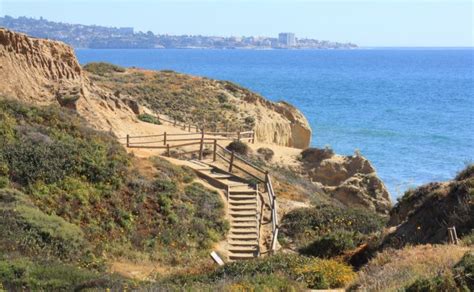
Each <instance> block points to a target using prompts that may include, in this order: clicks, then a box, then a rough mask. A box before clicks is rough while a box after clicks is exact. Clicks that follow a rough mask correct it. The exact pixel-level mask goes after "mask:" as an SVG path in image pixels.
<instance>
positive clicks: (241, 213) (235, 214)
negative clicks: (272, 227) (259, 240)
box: [229, 210, 257, 217]
mask: <svg viewBox="0 0 474 292" xmlns="http://www.w3.org/2000/svg"><path fill="white" fill-rule="evenodd" d="M229 215H230V216H232V217H246V216H249V217H250V216H257V210H253V211H231V212H230V213H229Z"/></svg>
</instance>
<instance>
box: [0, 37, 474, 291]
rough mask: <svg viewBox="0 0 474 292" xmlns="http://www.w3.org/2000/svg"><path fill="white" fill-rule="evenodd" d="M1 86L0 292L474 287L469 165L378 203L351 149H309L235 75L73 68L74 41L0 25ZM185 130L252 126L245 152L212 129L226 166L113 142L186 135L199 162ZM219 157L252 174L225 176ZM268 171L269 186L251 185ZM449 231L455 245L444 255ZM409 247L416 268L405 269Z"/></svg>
mask: <svg viewBox="0 0 474 292" xmlns="http://www.w3.org/2000/svg"><path fill="white" fill-rule="evenodd" d="M0 77H1V79H0V80H1V81H0V136H1V138H2V139H0V290H1V289H6V290H8V291H17V290H20V289H23V290H48V291H49V290H76V291H81V290H87V289H105V288H110V289H112V290H125V289H129V288H131V289H135V288H137V289H148V290H166V291H168V290H170V291H180V290H183V289H187V290H228V291H242V290H264V291H267V290H268V291H272V290H292V291H303V290H305V289H308V288H311V289H327V288H351V289H352V288H354V289H358V288H362V289H364V288H367V289H368V290H369V291H377V290H378V289H379V288H381V287H382V288H387V287H388V288H390V289H405V288H407V289H408V288H410V289H415V290H413V291H419V290H416V289H418V288H420V287H436V288H439V289H441V288H440V287H444V288H445V290H446V289H447V290H450V291H451V290H452V291H457V290H459V291H465V290H462V289H465V287H472V286H469V285H472V282H470V281H471V280H470V279H471V278H470V275H471V272H470V271H472V269H473V267H472V255H471V253H470V252H472V242H473V240H472V228H473V222H472V218H474V216H473V209H472V187H473V182H472V173H473V172H472V166H470V167H468V168H467V169H466V170H464V171H463V172H461V173H460V174H459V175H458V176H457V177H456V178H455V179H454V180H453V181H450V182H444V183H432V184H430V185H427V186H422V187H420V188H418V189H416V190H411V191H409V192H407V193H406V194H405V196H404V197H403V198H401V199H400V201H399V202H398V203H397V204H396V205H395V207H394V208H391V202H390V199H389V195H388V192H387V190H386V188H385V186H384V185H383V182H382V181H381V180H380V179H379V178H378V177H377V175H376V171H375V169H374V167H373V166H372V165H371V164H370V162H369V161H368V160H367V159H365V158H364V157H363V156H362V155H361V154H360V153H355V154H354V155H351V156H341V155H337V154H335V153H334V152H333V151H332V150H331V149H328V148H326V149H316V148H307V146H308V145H309V143H310V141H309V137H311V130H310V129H309V126H308V123H307V121H306V119H305V118H304V116H303V115H302V114H301V113H300V112H299V111H298V110H297V109H295V108H293V107H292V106H290V105H288V104H286V103H274V102H270V101H267V100H266V99H264V98H263V97H262V96H260V95H257V94H255V93H252V92H251V91H249V90H247V89H244V88H242V87H240V86H238V85H235V84H232V83H230V82H225V81H217V80H210V79H207V78H202V77H195V76H189V75H185V74H180V73H176V72H170V71H148V70H141V69H136V68H122V67H119V66H115V65H111V64H104V63H92V64H88V65H86V66H85V67H84V68H81V67H80V66H79V65H78V63H77V60H76V58H75V56H74V52H73V50H72V49H71V48H70V47H68V46H66V45H64V44H62V43H58V42H54V41H47V40H41V39H34V38H30V37H27V36H25V35H23V34H18V33H14V32H11V31H8V30H5V29H0ZM163 118H166V119H169V120H171V121H172V122H171V123H169V122H167V123H162V121H163V122H164V120H163ZM174 120H176V121H177V122H178V124H177V125H173V121H174ZM183 123H184V124H185V125H188V126H189V125H193V126H194V125H197V126H198V128H199V127H200V126H201V127H204V128H205V131H206V132H209V131H214V130H219V131H223V130H225V129H227V131H231V134H235V133H236V131H239V130H240V129H241V128H242V129H244V130H253V131H255V134H256V137H255V138H256V141H255V142H254V143H252V142H249V143H246V142H247V141H245V142H243V141H242V140H246V139H242V140H239V139H234V138H231V139H230V140H232V142H231V141H230V140H226V139H222V140H217V138H222V137H223V136H222V135H221V136H215V135H213V134H212V133H210V134H209V133H208V134H207V135H208V136H207V137H211V138H209V139H211V140H214V142H213V145H214V147H215V148H216V149H217V148H218V147H221V148H222V149H227V150H223V151H224V152H220V153H221V154H225V153H227V154H229V153H233V154H231V155H232V156H231V157H233V158H229V159H230V160H229V159H228V160H226V159H224V160H221V162H222V161H223V162H222V163H223V165H219V164H218V163H217V162H216V161H214V162H215V163H214V164H212V163H211V159H209V158H207V160H206V159H205V158H204V159H201V158H198V157H199V156H198V155H196V154H195V152H196V151H195V149H193V150H194V153H189V156H186V155H184V156H180V155H179V154H180V153H181V152H183V153H185V152H186V151H185V150H186V147H188V146H189V147H192V146H190V145H188V146H182V145H179V146H180V147H178V148H173V153H171V151H169V146H163V141H162V140H160V141H158V142H153V141H152V142H149V141H148V142H145V143H148V144H143V145H154V144H153V143H159V144H160V145H161V146H162V148H131V147H125V145H127V144H126V143H125V139H124V138H123V137H124V136H125V135H126V134H133V136H140V135H145V136H148V135H159V136H160V137H161V135H164V134H163V133H167V134H169V135H176V136H178V137H182V136H183V135H184V136H185V137H193V136H199V137H201V138H198V139H202V140H201V142H200V145H201V146H202V149H200V150H199V152H200V153H201V155H203V156H207V157H209V156H210V154H212V153H213V152H212V147H211V146H210V144H208V145H204V140H203V136H201V133H199V132H192V131H191V130H190V129H189V128H188V129H185V128H184V127H183V126H182V125H183ZM239 133H240V132H239ZM239 135H240V134H239ZM152 138H156V136H152ZM193 139H194V140H195V139H196V138H193ZM167 141H168V142H167V143H170V141H172V139H169V140H167ZM177 141H178V143H179V142H180V141H182V140H180V139H177ZM218 141H219V142H218ZM132 142H133V141H132ZM132 144H133V143H132ZM165 144H166V143H165ZM198 144H199V143H198ZM135 145H136V144H135ZM168 145H169V144H168ZM127 146H132V145H130V144H128V145H127ZM205 146H206V147H205ZM289 146H292V147H289ZM163 147H165V148H168V153H167V152H166V151H165V148H163ZM302 148H307V149H304V150H302ZM229 149H231V150H232V151H233V152H232V151H230V150H229ZM180 151H181V152H180ZM225 151H227V152H225ZM214 153H217V152H214ZM235 153H237V154H235ZM168 154H169V155H168ZM171 154H173V155H171ZM204 154H205V155H204ZM179 158H181V159H179ZM224 158H225V157H224ZM193 159H194V160H193ZM196 159H199V161H196ZM232 159H236V160H238V161H240V162H242V161H246V163H247V164H246V165H247V166H249V165H252V167H253V169H259V170H260V171H261V173H263V174H264V176H265V179H264V180H263V181H262V180H258V177H255V176H252V174H251V173H250V174H249V173H245V171H244V170H242V169H237V170H235V169H234V170H232V167H230V168H227V167H228V164H227V163H230V165H231V166H232V165H234V166H235V167H237V166H238V165H239V164H232V163H233V162H229V161H231V160H232ZM240 165H241V166H242V164H240ZM219 167H221V168H220V169H219ZM247 170H248V169H247ZM267 175H270V176H271V177H272V180H271V182H272V184H273V186H272V188H271V190H272V192H269V191H268V190H269V188H268V187H265V188H262V187H260V188H259V184H260V185H261V183H262V182H263V183H265V184H266V185H268V182H269V181H270V180H267ZM216 181H217V182H218V183H217V184H216ZM231 184H233V186H232V188H233V189H232V192H231V186H230V185H231ZM219 185H220V186H219ZM222 185H225V187H222ZM273 191H274V193H273ZM273 194H275V196H274V197H273ZM265 197H268V198H265ZM270 200H273V202H275V201H276V202H277V203H271V202H270ZM276 205H277V206H278V208H277V209H276V212H275V214H277V215H274V213H273V212H272V211H273V210H275V209H273V208H274V207H275V206H276ZM249 217H250V219H248V218H249ZM275 217H278V218H279V219H280V220H279V221H278V223H277V224H275V225H276V226H275V228H276V227H278V230H279V236H278V237H276V235H275V238H276V241H275V248H273V242H272V241H271V240H272V239H273V235H274V234H276V233H273V230H274V229H273V228H274V227H273V222H275V221H274V218H275ZM243 218H245V219H243ZM387 222H388V223H387ZM452 225H454V226H456V228H457V230H458V235H459V236H460V237H462V238H461V242H460V244H458V245H446V244H445V241H446V227H449V226H452ZM256 230H258V231H256ZM260 232H261V233H262V234H260ZM257 234H258V235H257ZM248 238H250V239H248ZM255 238H256V239H255ZM229 239H232V240H229ZM254 240H255V242H254ZM431 244H438V245H431ZM411 245H413V246H411ZM269 246H270V247H269ZM230 248H233V250H237V252H235V253H234V252H233V250H231V249H230ZM211 251H216V252H218V253H219V255H220V257H221V258H223V259H224V260H225V261H226V264H225V265H223V266H217V265H216V264H215V263H214V262H213V261H212V260H211V258H210V257H209V254H210V252H211ZM243 251H246V252H247V253H244V252H243ZM448 251H449V252H448ZM231 252H232V253H233V255H234V258H231V257H230V256H229V254H231ZM440 253H443V254H442V255H441V254H440ZM420 254H421V255H422V256H426V263H423V261H421V260H420V261H418V262H419V263H418V262H414V260H412V258H413V257H414V256H416V255H418V256H419V255H420ZM422 256H421V258H422V259H423V257H422ZM243 259H247V260H246V261H244V260H243ZM398 259H400V262H399V263H398ZM358 269H359V270H358ZM405 270H410V271H412V272H411V273H410V275H408V276H407V275H406V273H404V271H405ZM387 271H390V272H387ZM434 271H438V272H439V273H438V272H436V273H437V274H436V273H435V272H434ZM441 273H442V275H441ZM385 280H386V281H385ZM385 282H386V286H383V284H381V283H385ZM440 283H441V284H440ZM437 285H438V286H437ZM440 285H445V286H440ZM446 287H447V288H446ZM448 288H449V289H448ZM420 289H421V288H420ZM456 289H457V290H456ZM441 290H442V289H441Z"/></svg>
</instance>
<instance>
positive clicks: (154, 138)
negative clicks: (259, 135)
mask: <svg viewBox="0 0 474 292" xmlns="http://www.w3.org/2000/svg"><path fill="white" fill-rule="evenodd" d="M206 135H207V137H206ZM192 136H194V137H192ZM209 136H213V137H209ZM122 139H123V138H122ZM125 140H126V145H127V147H128V148H156V149H160V148H166V145H168V144H170V143H172V142H190V141H203V142H204V141H214V140H217V141H225V140H227V141H232V140H237V141H247V142H250V143H255V132H254V131H245V132H235V133H232V132H204V130H201V132H198V133H167V132H164V133H163V134H159V135H147V136H130V135H127V136H126V137H125ZM152 144H153V145H152ZM158 144H161V145H162V146H163V147H161V145H158ZM184 146H189V145H184V144H180V145H170V146H169V147H172V148H176V147H184Z"/></svg>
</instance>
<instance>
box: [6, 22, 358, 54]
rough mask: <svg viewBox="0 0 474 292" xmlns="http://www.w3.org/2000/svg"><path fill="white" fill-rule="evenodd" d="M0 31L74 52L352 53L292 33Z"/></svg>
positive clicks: (47, 26) (26, 25) (45, 26)
mask: <svg viewBox="0 0 474 292" xmlns="http://www.w3.org/2000/svg"><path fill="white" fill-rule="evenodd" d="M0 27H5V28H7V29H10V30H13V31H17V32H21V33H26V34H28V35H30V36H33V37H38V38H45V39H51V40H57V41H62V42H65V43H67V44H69V45H71V46H72V47H74V48H77V49H225V50H235V49H241V50H274V49H278V50H308V49H354V48H357V47H358V46H357V45H356V44H353V43H340V42H333V41H327V40H316V39H309V38H297V37H296V35H295V34H294V33H290V32H286V33H284V32H283V33H280V34H279V35H278V36H277V37H267V36H230V37H224V36H202V35H179V36H177V35H168V34H154V33H153V32H151V31H148V32H141V31H138V32H136V31H135V30H134V28H133V27H119V28H117V27H105V26H98V25H82V24H68V23H61V22H53V21H48V20H46V19H44V18H42V17H41V18H39V19H35V18H29V17H18V18H14V17H10V16H7V15H6V16H4V17H0Z"/></svg>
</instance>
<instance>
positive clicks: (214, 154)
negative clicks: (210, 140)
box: [212, 139, 217, 161]
mask: <svg viewBox="0 0 474 292" xmlns="http://www.w3.org/2000/svg"><path fill="white" fill-rule="evenodd" d="M216 153H217V139H214V153H213V156H212V161H216Z"/></svg>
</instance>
